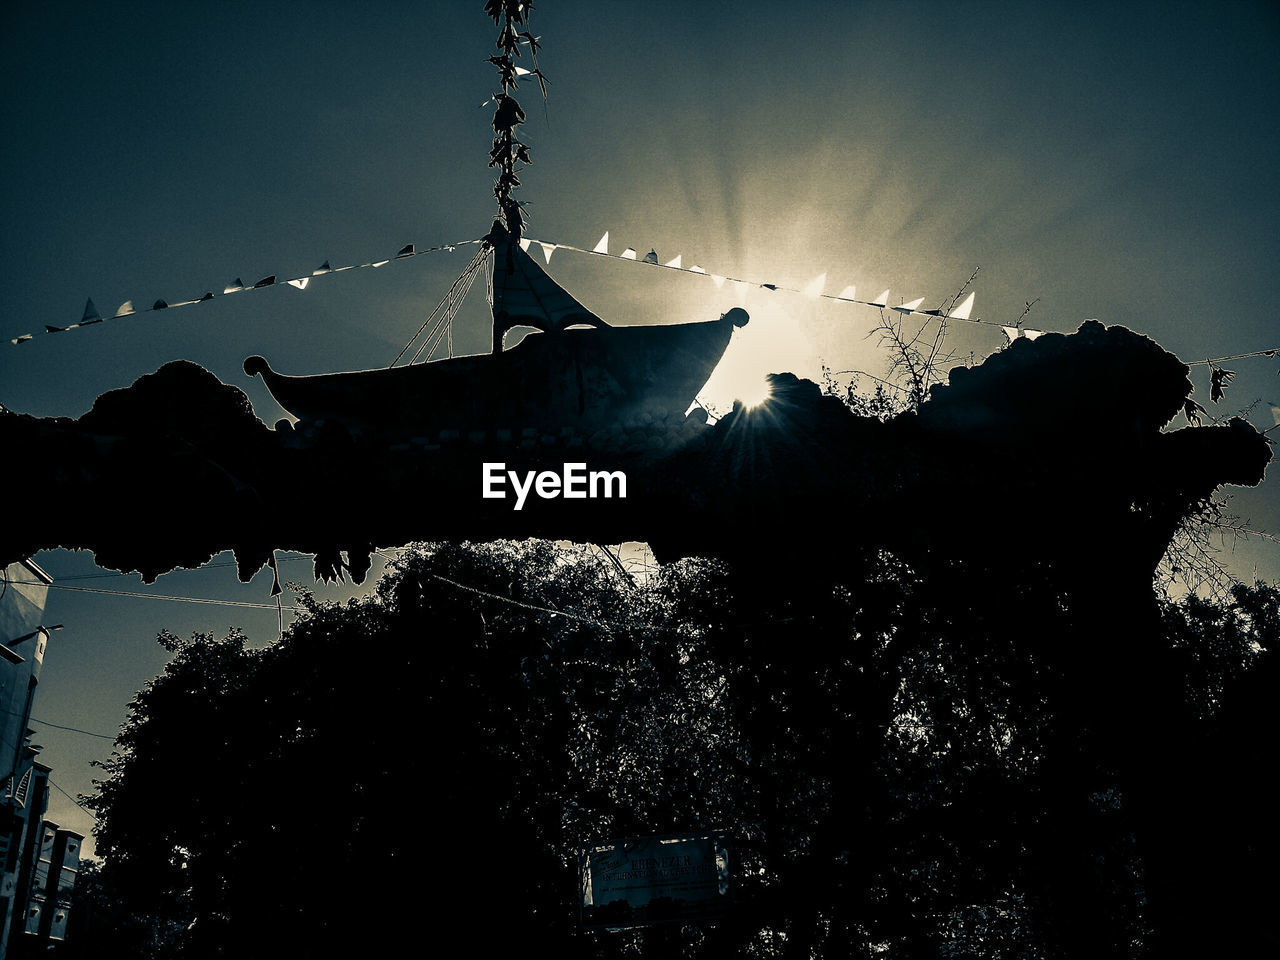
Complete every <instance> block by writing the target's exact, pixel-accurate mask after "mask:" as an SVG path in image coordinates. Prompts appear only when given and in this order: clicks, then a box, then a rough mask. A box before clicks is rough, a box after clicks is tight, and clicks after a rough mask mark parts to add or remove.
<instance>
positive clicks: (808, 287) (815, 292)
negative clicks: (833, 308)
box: [800, 273, 827, 300]
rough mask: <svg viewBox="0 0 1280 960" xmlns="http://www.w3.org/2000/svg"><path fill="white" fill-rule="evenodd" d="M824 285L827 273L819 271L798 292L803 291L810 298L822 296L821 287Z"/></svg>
mask: <svg viewBox="0 0 1280 960" xmlns="http://www.w3.org/2000/svg"><path fill="white" fill-rule="evenodd" d="M826 285H827V275H826V274H825V273H820V274H818V275H817V276H816V277H814V278H813V279H812V280H810V281H809V282H808V283H807V284H805V286H804V289H803V290H801V291H800V292H801V293H803V294H804V295H805V296H806V297H811V298H812V299H814V300H816V299H817V298H818V297H820V296H822V288H823V287H825V286H826Z"/></svg>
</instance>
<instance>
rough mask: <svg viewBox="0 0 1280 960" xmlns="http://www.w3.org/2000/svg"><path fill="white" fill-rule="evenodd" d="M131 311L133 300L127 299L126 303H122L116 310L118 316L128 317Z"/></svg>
mask: <svg viewBox="0 0 1280 960" xmlns="http://www.w3.org/2000/svg"><path fill="white" fill-rule="evenodd" d="M131 313H133V301H132V300H126V301H125V302H124V303H122V304H120V309H119V310H117V311H116V316H117V317H127V316H129V314H131Z"/></svg>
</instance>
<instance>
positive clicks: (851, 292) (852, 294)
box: [836, 283, 858, 300]
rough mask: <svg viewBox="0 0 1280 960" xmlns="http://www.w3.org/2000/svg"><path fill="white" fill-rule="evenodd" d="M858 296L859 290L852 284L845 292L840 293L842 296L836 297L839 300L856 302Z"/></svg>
mask: <svg viewBox="0 0 1280 960" xmlns="http://www.w3.org/2000/svg"><path fill="white" fill-rule="evenodd" d="M857 295H858V289H857V287H855V286H854V285H853V284H852V283H851V284H849V285H848V286H847V287H845V288H844V289H843V290H841V291H840V295H839V296H838V297H836V299H837V300H854V299H856V298H857Z"/></svg>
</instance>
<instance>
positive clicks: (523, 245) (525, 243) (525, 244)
mask: <svg viewBox="0 0 1280 960" xmlns="http://www.w3.org/2000/svg"><path fill="white" fill-rule="evenodd" d="M531 243H533V241H532V240H530V239H529V238H528V237H521V238H520V249H521V250H523V251H524V252H525V253H528V252H529V244H531Z"/></svg>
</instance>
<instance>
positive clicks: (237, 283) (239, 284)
mask: <svg viewBox="0 0 1280 960" xmlns="http://www.w3.org/2000/svg"><path fill="white" fill-rule="evenodd" d="M482 242H483V240H479V239H477V240H459V241H458V242H456V243H443V244H440V245H439V246H436V247H427V248H426V249H423V250H418V249H416V248H415V247H414V245H413V244H412V243H408V244H405V245H404V246H403V247H401V248H400V250H399V251H398V252H397V253H396V255H395V256H394V257H388V258H387V259H385V260H373V261H369V262H367V263H353V264H350V265H348V266H343V267H332V266H330V265H329V261H328V260H326V261H325V262H324V263H322V264H321V265H320V266H319V267H317V268H316V269H315V270H312V271H311V273H309V274H307V275H306V276H302V277H295V278H293V279H291V280H284V281H283V283H285V284H287V285H288V286H291V287H293V288H294V289H296V290H306V289H307V287H308V286H310V285H311V282H312V281H313V280H315V279H317V278H319V277H323V276H327V275H329V274H333V273H345V272H346V271H348V270H363V269H375V270H376V269H377V268H379V267H385V266H386V265H387V264H389V263H396V262H398V261H400V260H408V259H410V258H412V257H421V256H424V255H426V254H428V253H439V252H440V251H446V252H449V253H452V252H453V251H454V250H455V249H457V248H458V247H465V246H468V245H470V244H477V243H482ZM276 277H277V275H276V274H270V275H269V276H265V277H263V278H262V279H261V280H259V281H258V282H257V283H252V284H247V283H245V282H244V281H243V280H241V279H240V278H239V277H237V278H236V279H235V280H234V281H232V282H231V283H229V284H227V285H226V286H225V287H223V288H222V294H221V295H222V296H230V295H231V294H233V293H248V292H250V291H253V290H262V289H265V288H266V287H274V286H278V285H279V284H277V283H276ZM214 298H215V294H214V293H213V291H209V292H207V293H205V294H204V296H201V297H197V298H196V299H194V300H181V301H178V302H176V303H168V302H166V301H164V300H156V301H155V302H154V303H153V304H152V305H151V306H150V307H143V308H142V309H137V308H135V307H134V305H133V301H132V300H126V301H125V302H124V303H122V304H120V306H119V307H118V308H117V309H116V312H115V313H113V314H112V315H111V316H109V317H104V316H102V315H101V314H100V313H99V312H98V308H97V307H96V306H94V303H93V298H92V297H90V298H89V299H88V300H86V301H85V305H84V314H83V315H82V316H81V317H80V319H79V320H78V321H77V322H76V323H72V324H69V325H67V326H65V327H58V326H54V325H53V324H45V328H44V330H42V331H38V332H36V333H24V334H23V335H22V336H19V337H12V338H10V340H9V342H10V343H11V344H13V345H14V346H18V345H20V344H23V343H26V342H28V341H29V340H33V339H34V338H35V337H37V336H41V335H46V334H51V333H66V332H67V331H68V330H78V329H80V328H81V327H88V326H92V325H93V324H96V323H102V322H103V321H106V320H122V319H124V318H125V317H133V316H139V315H141V314H144V313H154V312H156V311H157V310H172V309H174V308H175V307H189V306H191V305H192V304H197V303H207V302H208V301H210V300H213V299H214Z"/></svg>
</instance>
